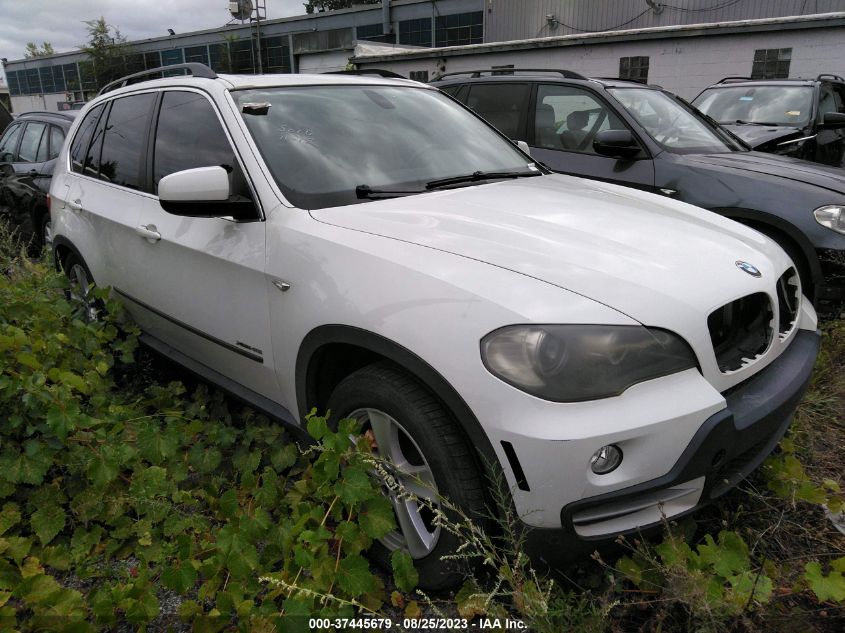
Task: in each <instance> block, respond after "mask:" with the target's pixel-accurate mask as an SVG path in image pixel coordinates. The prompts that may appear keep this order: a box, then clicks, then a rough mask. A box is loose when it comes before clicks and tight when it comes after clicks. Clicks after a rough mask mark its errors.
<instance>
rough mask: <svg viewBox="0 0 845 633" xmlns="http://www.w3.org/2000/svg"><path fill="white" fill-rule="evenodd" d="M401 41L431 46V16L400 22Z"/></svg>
mask: <svg viewBox="0 0 845 633" xmlns="http://www.w3.org/2000/svg"><path fill="white" fill-rule="evenodd" d="M399 43H400V44H410V45H411V46H428V47H430V46H431V18H419V19H417V20H402V21H401V22H399Z"/></svg>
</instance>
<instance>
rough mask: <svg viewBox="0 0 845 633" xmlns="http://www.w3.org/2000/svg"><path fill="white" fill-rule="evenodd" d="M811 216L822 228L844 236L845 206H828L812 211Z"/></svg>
mask: <svg viewBox="0 0 845 633" xmlns="http://www.w3.org/2000/svg"><path fill="white" fill-rule="evenodd" d="M813 215H814V216H816V222H818V223H819V224H821V225H822V226H826V227H827V228H829V229H833V230H834V231H836V232H837V233H843V234H845V206H842V205H839V204H829V205H827V206H824V207H819V208H818V209H816V210H815V211H813Z"/></svg>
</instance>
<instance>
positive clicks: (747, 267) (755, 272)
mask: <svg viewBox="0 0 845 633" xmlns="http://www.w3.org/2000/svg"><path fill="white" fill-rule="evenodd" d="M736 267H737V268H739V269H740V270H741V271H743V272H746V273H748V274H749V275H751V276H752V277H762V276H763V273H761V272H760V271H759V269H758V268H757V267H756V266H752V265H751V264H749V263H748V262H736Z"/></svg>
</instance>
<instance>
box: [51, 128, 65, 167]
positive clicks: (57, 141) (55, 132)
mask: <svg viewBox="0 0 845 633" xmlns="http://www.w3.org/2000/svg"><path fill="white" fill-rule="evenodd" d="M64 143H65V131H64V130H63V129H62V128H60V127H58V126H55V125H51V126H50V153H49V154H48V155H47V160H53V159H54V158H55V157H56V156H58V155H59V152H60V151H62V145H64Z"/></svg>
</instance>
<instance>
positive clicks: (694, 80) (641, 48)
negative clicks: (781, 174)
mask: <svg viewBox="0 0 845 633" xmlns="http://www.w3.org/2000/svg"><path fill="white" fill-rule="evenodd" d="M758 48H792V63H791V65H790V73H789V75H790V77H812V78H815V77H816V76H817V75H818V74H819V73H823V72H826V73H836V74H838V75H845V27H836V28H827V29H805V30H797V31H773V32H769V33H747V34H736V35H733V34H731V35H708V36H697V37H684V38H680V37H679V38H672V39H661V40H640V41H632V42H614V43H609V44H589V45H578V46H562V47H556V48H535V49H532V50H521V51H503V52H493V53H479V54H473V55H460V56H454V57H447V58H445V67H446V72H456V71H463V70H477V69H485V68H490V67H491V66H498V65H505V64H514V65H515V66H516V67H517V68H519V67H523V68H565V69H568V70H574V71H575V72H578V73H581V74H582V75H586V76H588V77H617V76H618V75H619V58H620V57H629V56H638V55H647V56H648V57H649V73H648V80H649V82H650V83H654V84H659V85H661V86H663V87H664V88H666V89H667V90H670V91H672V92H674V93H676V94H678V95H680V96H682V97H684V98H686V99H692V98H694V97H695V96H696V95H698V93H699V92H700V91H701V90H703V89H704V88H706V87H707V86H709V85H710V84H712V83H715V82H716V81H718V80H719V79H721V78H723V77H726V76H729V75H740V76H750V75H751V65H752V61H753V59H754V50H755V49H758ZM356 61H357V63H358V66H359V67H360V68H382V69H385V70H392V71H394V72H397V73H399V74H401V75H404V76H405V77H407V76H409V74H410V71H412V70H428V71H429V76H432V75H434V74H435V71H437V70H439V68H440V67H442V66H443V65H444V62H443V60H442V59H440V60H438V59H419V60H407V59H406V60H402V59H397V60H395V61H382V62H372V63H365V58H359V59H357V60H356Z"/></svg>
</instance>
